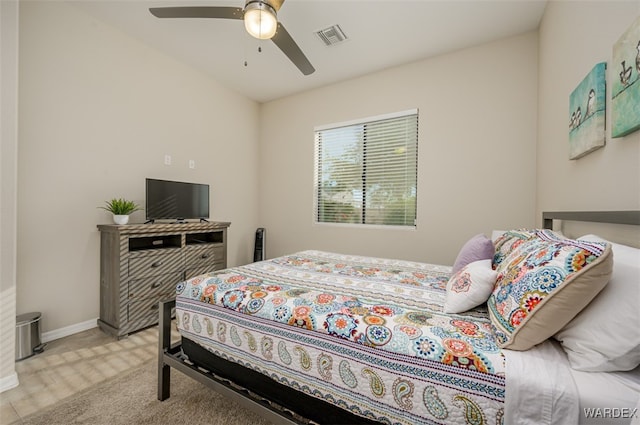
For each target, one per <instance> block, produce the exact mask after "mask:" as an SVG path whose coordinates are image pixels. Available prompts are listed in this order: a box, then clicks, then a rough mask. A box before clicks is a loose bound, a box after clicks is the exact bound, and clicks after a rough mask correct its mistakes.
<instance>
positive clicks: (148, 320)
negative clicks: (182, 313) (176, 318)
mask: <svg viewBox="0 0 640 425" xmlns="http://www.w3.org/2000/svg"><path fill="white" fill-rule="evenodd" d="M165 299H168V297H166V298H162V300H165ZM160 300H161V299H152V298H149V299H145V300H140V301H131V302H129V305H128V306H127V319H128V327H133V328H135V329H142V328H146V327H147V326H151V325H155V324H156V323H158V316H159V313H158V302H159V301H160ZM174 313H175V309H172V311H171V314H172V315H173V314H174Z"/></svg>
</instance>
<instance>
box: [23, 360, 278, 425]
mask: <svg viewBox="0 0 640 425" xmlns="http://www.w3.org/2000/svg"><path fill="white" fill-rule="evenodd" d="M156 391H157V366H156V362H155V361H154V362H148V363H146V364H144V365H142V366H139V367H137V368H135V369H133V370H132V371H130V372H123V373H122V374H120V375H118V376H115V377H114V378H112V379H110V380H108V381H105V382H103V383H101V384H98V385H96V386H94V387H91V388H89V389H88V390H87V391H85V392H84V393H82V394H80V395H77V396H72V397H70V398H68V399H65V400H63V402H61V403H59V404H58V405H57V406H53V407H50V408H47V409H46V410H43V411H41V412H38V413H35V414H33V415H31V416H28V417H27V418H25V419H23V420H22V422H21V423H23V424H25V425H62V424H64V425H67V424H91V425H102V424H104V425H120V424H121V425H125V424H126V425H130V424H189V425H199V424H216V425H246V424H251V425H268V424H269V422H268V421H266V420H264V419H263V418H261V417H259V416H257V415H256V414H254V413H253V412H250V411H248V410H246V409H244V408H242V407H240V406H239V405H237V404H236V403H234V402H233V401H231V400H229V399H228V398H225V397H224V396H222V395H220V394H218V393H217V392H215V391H213V390H211V389H209V388H208V387H206V386H204V385H202V384H200V383H199V382H197V381H195V380H193V379H191V378H189V377H187V376H186V375H184V374H182V373H181V372H178V371H176V370H171V397H170V398H169V399H167V400H165V401H158V399H157V392H156ZM17 423H20V422H17Z"/></svg>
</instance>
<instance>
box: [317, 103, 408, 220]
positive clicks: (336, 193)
mask: <svg viewBox="0 0 640 425" xmlns="http://www.w3.org/2000/svg"><path fill="white" fill-rule="evenodd" d="M315 173H316V179H315V184H316V190H315V201H316V205H315V206H316V221H317V222H318V223H351V224H368V225H392V226H410V227H415V224H416V223H415V221H416V193H417V180H418V178H417V175H418V111H417V110H412V111H406V112H401V113H397V114H392V115H386V116H383V117H375V118H370V119H367V120H365V121H363V122H355V123H354V122H351V123H344V124H334V125H329V126H323V127H320V128H316V129H315Z"/></svg>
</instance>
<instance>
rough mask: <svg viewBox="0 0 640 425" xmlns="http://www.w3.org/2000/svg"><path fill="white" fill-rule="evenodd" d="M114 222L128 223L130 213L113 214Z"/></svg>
mask: <svg viewBox="0 0 640 425" xmlns="http://www.w3.org/2000/svg"><path fill="white" fill-rule="evenodd" d="M113 222H114V223H116V224H127V223H128V222H129V216H128V215H117V214H114V215H113Z"/></svg>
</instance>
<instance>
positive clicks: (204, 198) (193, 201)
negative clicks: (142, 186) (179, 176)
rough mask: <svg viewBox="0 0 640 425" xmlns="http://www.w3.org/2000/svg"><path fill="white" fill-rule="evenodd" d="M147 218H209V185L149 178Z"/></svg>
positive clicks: (147, 185) (147, 186)
mask: <svg viewBox="0 0 640 425" xmlns="http://www.w3.org/2000/svg"><path fill="white" fill-rule="evenodd" d="M145 199H146V204H145V206H146V208H145V211H146V216H147V220H163V219H175V220H186V219H194V218H202V219H208V218H209V185H208V184H198V183H186V182H176V181H169V180H156V179H147V184H146V198H145Z"/></svg>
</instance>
